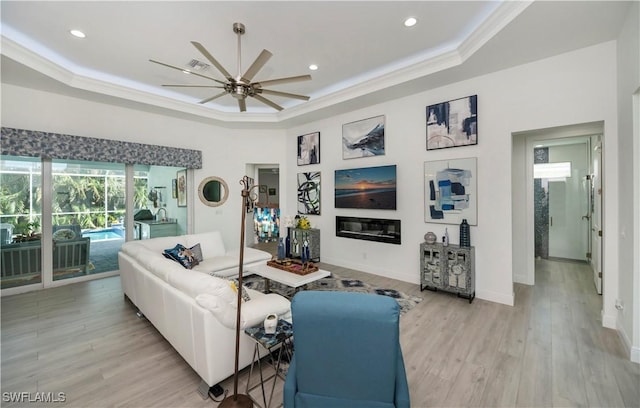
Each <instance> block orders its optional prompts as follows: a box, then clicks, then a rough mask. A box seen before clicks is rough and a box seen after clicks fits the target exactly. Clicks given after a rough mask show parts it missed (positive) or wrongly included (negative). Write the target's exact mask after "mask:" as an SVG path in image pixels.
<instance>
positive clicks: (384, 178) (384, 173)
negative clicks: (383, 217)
mask: <svg viewBox="0 0 640 408" xmlns="http://www.w3.org/2000/svg"><path fill="white" fill-rule="evenodd" d="M335 190H336V191H335V207H336V208H364V209H377V210H395V209H396V166H395V165H392V166H378V167H366V168H359V169H346V170H336V173H335Z"/></svg>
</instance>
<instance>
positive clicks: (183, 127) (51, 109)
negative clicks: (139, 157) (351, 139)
mask: <svg viewBox="0 0 640 408" xmlns="http://www.w3.org/2000/svg"><path fill="white" fill-rule="evenodd" d="M2 126H5V127H13V128H20V129H31V130H43V131H47V132H55V133H64V134H71V135H77V136H86V137H98V138H104V139H113V140H126V141H130V142H139V143H149V144H158V145H165V146H172V147H180V148H187V149H197V150H201V151H202V163H203V168H202V169H198V170H195V172H194V184H195V185H194V186H191V187H190V194H189V196H188V198H187V200H188V201H189V203H188V205H192V206H193V209H194V210H193V219H194V221H195V222H194V226H193V229H194V232H204V231H210V230H214V229H218V230H222V231H224V234H223V236H224V240H225V245H226V246H227V247H229V248H237V247H238V245H239V240H240V198H241V197H240V191H241V187H240V184H239V180H240V179H241V178H242V176H244V174H245V171H246V167H245V164H246V163H263V162H265V161H268V162H274V163H282V162H284V149H283V146H284V142H283V138H284V131H283V130H246V129H227V128H224V127H218V126H212V125H208V124H204V123H201V122H192V121H188V120H183V119H177V118H174V117H170V116H163V115H158V114H153V113H148V112H142V111H137V110H133V109H127V108H121V107H117V106H113V105H107V104H101V103H96V102H91V101H86V100H81V99H77V98H72V97H67V96H61V95H57V94H52V93H48V92H42V91H37V90H33V89H28V88H22V87H17V86H13V85H7V84H2ZM267 159H268V160H267ZM280 170H281V171H286V164H284V165H283V166H280ZM208 176H218V177H222V178H223V179H224V180H225V181H226V182H227V184H228V185H229V190H230V191H229V200H228V201H227V203H225V204H224V205H222V206H220V207H208V206H205V205H204V204H202V203H201V202H200V200H199V199H198V195H197V192H196V191H195V189H196V188H197V186H198V184H199V183H200V181H201V180H202V179H204V178H205V177H208ZM281 190H282V191H281V192H282V194H286V191H284V190H285V189H284V188H283V186H281ZM170 191H171V190H170V189H168V192H169V194H170Z"/></svg>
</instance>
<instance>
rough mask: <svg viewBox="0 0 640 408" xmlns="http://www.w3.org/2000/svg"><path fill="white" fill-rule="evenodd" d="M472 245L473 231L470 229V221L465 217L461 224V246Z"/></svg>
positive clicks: (467, 246)
mask: <svg viewBox="0 0 640 408" xmlns="http://www.w3.org/2000/svg"><path fill="white" fill-rule="evenodd" d="M470 246H471V232H470V231H469V223H468V222H467V219H466V218H464V219H463V220H462V223H461V224H460V247H461V248H469V247H470Z"/></svg>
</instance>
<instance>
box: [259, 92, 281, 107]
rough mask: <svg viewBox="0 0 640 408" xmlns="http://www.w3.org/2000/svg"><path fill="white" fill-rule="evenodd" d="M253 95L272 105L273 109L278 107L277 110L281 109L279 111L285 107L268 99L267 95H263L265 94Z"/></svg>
mask: <svg viewBox="0 0 640 408" xmlns="http://www.w3.org/2000/svg"><path fill="white" fill-rule="evenodd" d="M253 97H254V98H256V99H257V100H259V101H260V102H262V103H264V104H266V105H269V106H271V107H272V108H273V109H277V110H279V111H281V110H282V109H284V108H283V107H282V106H280V105H278V104H276V103H273V102H271V101H270V100H268V99H267V98H265V97H263V96H260V95H258V94H255V95H253Z"/></svg>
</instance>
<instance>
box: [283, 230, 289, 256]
mask: <svg viewBox="0 0 640 408" xmlns="http://www.w3.org/2000/svg"><path fill="white" fill-rule="evenodd" d="M289 232H290V230H288V231H287V238H286V239H285V243H284V251H285V252H284V253H285V256H286V257H287V258H291V238H289Z"/></svg>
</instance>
